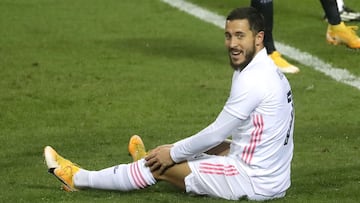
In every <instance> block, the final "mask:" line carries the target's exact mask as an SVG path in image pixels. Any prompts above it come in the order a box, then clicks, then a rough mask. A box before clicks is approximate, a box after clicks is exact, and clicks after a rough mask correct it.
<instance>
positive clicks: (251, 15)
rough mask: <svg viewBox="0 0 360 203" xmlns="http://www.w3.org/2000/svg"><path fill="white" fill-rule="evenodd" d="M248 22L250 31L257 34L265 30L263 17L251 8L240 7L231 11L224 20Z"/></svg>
mask: <svg viewBox="0 0 360 203" xmlns="http://www.w3.org/2000/svg"><path fill="white" fill-rule="evenodd" d="M242 19H247V20H248V21H249V25H250V30H251V31H252V32H253V33H254V34H257V33H259V32H260V31H264V30H265V22H264V17H263V15H262V14H261V13H260V12H259V11H258V10H256V9H255V8H253V7H242V8H236V9H234V10H232V11H231V12H230V13H229V15H228V16H227V18H226V20H227V21H228V20H230V21H232V20H242Z"/></svg>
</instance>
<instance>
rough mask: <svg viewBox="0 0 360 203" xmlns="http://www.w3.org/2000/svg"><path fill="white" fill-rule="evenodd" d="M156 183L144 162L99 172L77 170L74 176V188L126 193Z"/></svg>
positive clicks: (122, 165)
mask: <svg viewBox="0 0 360 203" xmlns="http://www.w3.org/2000/svg"><path fill="white" fill-rule="evenodd" d="M155 183H156V180H155V178H154V177H153V175H152V173H151V171H150V169H149V168H148V167H146V166H145V160H144V159H141V160H139V161H136V162H133V163H130V164H121V165H117V166H113V167H110V168H106V169H103V170H100V171H87V170H84V169H81V170H79V172H78V173H76V174H75V176H74V185H75V187H76V188H94V189H103V190H120V191H128V190H134V189H141V188H145V187H147V186H150V185H153V184H155Z"/></svg>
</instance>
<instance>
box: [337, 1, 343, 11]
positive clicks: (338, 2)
mask: <svg viewBox="0 0 360 203" xmlns="http://www.w3.org/2000/svg"><path fill="white" fill-rule="evenodd" d="M336 3H337V5H338V9H339V12H342V11H343V10H344V1H343V0H336Z"/></svg>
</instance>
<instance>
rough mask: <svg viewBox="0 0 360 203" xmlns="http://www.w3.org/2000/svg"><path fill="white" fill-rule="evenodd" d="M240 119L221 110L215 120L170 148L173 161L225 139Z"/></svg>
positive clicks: (194, 153)
mask: <svg viewBox="0 0 360 203" xmlns="http://www.w3.org/2000/svg"><path fill="white" fill-rule="evenodd" d="M239 125H241V119H239V118H237V117H235V116H233V115H231V114H230V113H228V112H227V111H225V110H223V111H222V112H221V113H220V114H219V116H218V117H217V118H216V120H215V121H214V122H213V123H212V124H210V125H209V126H208V127H206V128H205V129H203V130H202V131H200V132H198V133H197V134H195V135H193V136H191V137H188V138H185V139H183V140H180V141H178V142H176V143H175V144H174V146H173V147H172V148H171V150H170V156H171V158H172V159H173V161H174V162H176V163H179V162H181V161H184V160H186V159H187V158H189V157H191V156H194V155H196V154H199V153H202V152H206V151H208V150H209V149H211V148H213V147H215V146H218V145H219V144H221V143H222V142H223V141H225V140H226V139H227V138H228V137H229V135H230V133H231V132H232V131H233V130H234V129H235V128H236V127H238V126H239Z"/></svg>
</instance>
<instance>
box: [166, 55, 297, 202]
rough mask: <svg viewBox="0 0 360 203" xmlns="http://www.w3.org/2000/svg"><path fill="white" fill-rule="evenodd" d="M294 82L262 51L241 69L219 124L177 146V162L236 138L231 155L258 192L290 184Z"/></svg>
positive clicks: (272, 191) (174, 155)
mask: <svg viewBox="0 0 360 203" xmlns="http://www.w3.org/2000/svg"><path fill="white" fill-rule="evenodd" d="M291 96H292V95H291V89H290V85H289V83H288V81H287V79H286V77H285V76H284V75H283V74H282V73H281V72H280V71H279V70H278V68H277V67H276V66H275V64H274V63H273V61H272V60H271V59H270V58H269V57H268V56H267V53H266V50H265V49H262V50H261V51H260V52H258V53H257V54H256V56H255V57H254V59H253V60H252V61H251V62H250V63H249V64H248V65H247V66H246V68H245V69H243V70H242V71H235V72H234V74H233V78H232V86H231V91H230V96H229V98H228V100H227V102H226V104H225V106H224V109H223V112H222V113H220V115H219V116H218V118H217V119H216V120H215V122H214V123H212V124H211V125H209V126H208V127H207V128H205V129H204V130H202V131H200V132H199V133H197V134H196V135H194V136H191V137H189V138H186V139H184V140H181V141H179V142H177V143H175V144H174V147H173V148H172V149H171V151H170V155H171V157H172V159H173V160H174V161H175V162H180V161H182V160H185V159H186V158H189V157H190V156H192V155H194V154H196V153H199V152H204V151H206V150H207V149H209V147H213V146H216V145H217V144H219V142H221V141H223V140H224V139H225V138H226V137H228V136H230V135H231V136H232V143H231V146H230V153H229V155H228V156H229V157H232V158H233V159H234V160H238V161H239V163H240V164H239V165H241V166H242V167H243V170H245V171H246V173H247V175H248V176H249V177H250V181H251V183H252V186H253V190H254V192H255V193H256V194H261V195H265V196H267V195H268V196H272V195H274V194H278V193H281V192H284V191H286V189H287V188H288V187H289V186H290V163H291V159H292V154H293V139H292V135H293V124H294V111H293V102H292V97H291Z"/></svg>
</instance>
